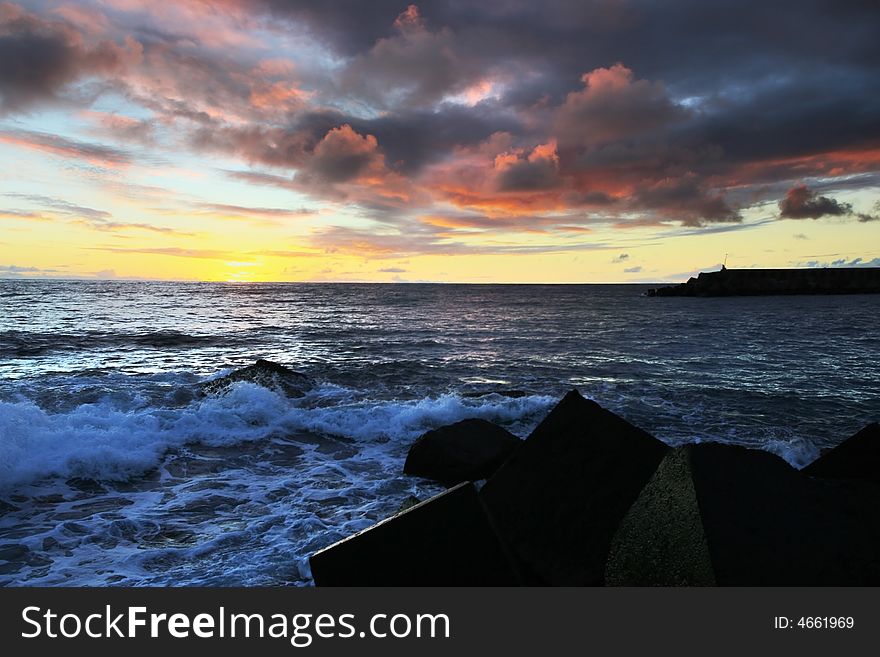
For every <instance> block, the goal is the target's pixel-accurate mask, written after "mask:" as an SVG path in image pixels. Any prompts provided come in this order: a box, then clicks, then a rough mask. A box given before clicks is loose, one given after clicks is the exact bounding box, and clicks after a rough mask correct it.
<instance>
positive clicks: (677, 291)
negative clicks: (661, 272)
mask: <svg viewBox="0 0 880 657" xmlns="http://www.w3.org/2000/svg"><path fill="white" fill-rule="evenodd" d="M872 293H873V294H876V293H880V267H831V268H811V269H721V270H720V271H711V272H701V273H700V275H699V276H697V277H696V278H693V277H691V278H689V279H688V281H687V283H681V284H679V285H670V286H667V287H660V288H656V289H653V290H648V293H647V294H648V296H649V297H729V296H754V295H767V294H872Z"/></svg>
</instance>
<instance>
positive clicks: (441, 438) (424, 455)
mask: <svg viewBox="0 0 880 657" xmlns="http://www.w3.org/2000/svg"><path fill="white" fill-rule="evenodd" d="M521 444H522V441H521V440H520V439H519V438H517V437H516V436H514V435H513V434H512V433H510V432H509V431H507V430H506V429H502V428H501V427H499V426H498V425H496V424H492V423H491V422H487V421H486V420H478V419H472V420H462V421H461V422H456V423H455V424H450V425H448V426H445V427H440V428H439V429H434V430H432V431H428V432H427V433H425V434H423V435H422V437H421V438H419V439H418V440H416V442H414V443H413V444H412V446H411V447H410V448H409V454H407V457H406V463H405V464H404V466H403V471H404V473H405V474H408V475H414V476H416V477H424V478H425V479H432V480H434V481H439V482H441V483H443V484H445V485H447V486H451V485H453V484H457V483H459V482H461V481H476V480H478V479H486V478H488V477H489V476H491V475H492V473H494V472H495V471H496V470H497V469H498V468H499V466H500V465H501V464H502V463H504V461H505V460H507V458H508V457H509V456H510V455H511V454H512V453H513V452H514V450H516V449H517V448H518V447H519V446H520V445H521Z"/></svg>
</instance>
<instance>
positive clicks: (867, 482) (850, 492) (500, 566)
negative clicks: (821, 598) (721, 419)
mask: <svg viewBox="0 0 880 657" xmlns="http://www.w3.org/2000/svg"><path fill="white" fill-rule="evenodd" d="M508 438H509V437H508V436H506V435H505V434H504V433H503V432H502V430H499V429H498V428H497V427H492V426H491V425H487V424H484V423H473V422H468V423H458V424H457V425H451V426H449V427H445V428H444V429H443V430H440V431H435V432H429V434H427V435H426V436H423V437H422V438H421V439H420V440H419V441H417V442H416V443H415V444H414V445H413V452H412V454H411V459H410V461H409V467H408V470H409V471H410V472H413V473H418V474H419V475H420V476H428V477H431V478H432V479H434V480H436V481H441V482H443V483H446V484H451V483H452V482H454V481H455V480H456V479H457V478H461V479H463V481H462V482H461V483H458V484H456V485H455V486H453V487H452V488H450V489H449V490H447V491H446V492H445V493H442V494H440V495H438V496H435V497H433V498H431V499H429V500H427V501H424V502H421V503H419V504H416V505H415V506H412V507H410V508H408V509H406V510H403V511H401V512H400V513H398V514H396V515H393V516H392V517H390V518H388V519H386V520H384V521H382V522H380V523H378V524H377V525H375V526H373V527H371V528H368V529H366V530H364V531H362V532H360V533H358V534H356V535H354V536H351V537H349V538H347V539H345V540H343V541H340V542H339V543H336V544H334V545H331V546H329V547H327V548H325V549H324V550H321V551H319V552H317V553H315V554H314V555H312V557H311V560H310V563H311V568H312V575H313V578H314V581H315V584H316V585H318V586H324V585H330V586H338V585H349V586H352V585H354V586H357V585H379V586H393V585H397V586H445V585H450V584H456V585H468V584H470V585H511V586H512V585H559V586H583V585H612V586H626V585H633V586H645V585H649V586H650V585H654V586H681V585H684V586H700V585H702V586H713V585H722V586H723V585H732V586H737V585H769V586H778V585H877V584H880V516H878V514H877V513H876V510H877V509H878V508H880V479H878V477H877V472H880V462H878V460H877V458H878V454H880V448H878V444H880V434H878V427H877V425H876V424H872V425H869V426H868V427H866V428H865V429H864V430H862V431H860V432H859V433H857V434H856V435H854V436H853V437H852V438H850V439H849V440H847V441H844V442H843V443H842V444H841V445H840V446H838V447H836V448H834V449H832V450H830V451H828V452H826V453H825V454H823V455H822V456H821V457H820V458H819V459H818V460H817V461H816V462H815V463H814V464H813V465H811V466H809V467H808V468H805V469H804V470H802V471H799V470H797V469H795V468H793V467H792V466H790V465H789V464H788V463H786V462H785V461H783V460H782V459H780V458H779V457H777V456H774V455H772V454H769V453H767V452H762V451H758V450H751V449H746V448H744V447H736V446H731V445H720V444H698V445H688V446H684V447H679V448H676V449H671V448H669V447H668V446H666V445H665V444H663V443H662V442H660V441H659V440H657V439H656V438H654V437H653V436H651V435H650V434H648V433H646V432H645V431H643V430H641V429H639V428H638V427H635V426H633V425H632V424H630V423H629V422H627V421H626V420H624V419H623V418H621V417H619V416H617V415H615V414H614V413H612V412H610V411H608V410H606V409H604V408H602V407H601V406H599V405H598V404H596V403H595V402H592V401H590V400H587V399H584V398H583V397H582V396H581V395H580V394H579V393H578V392H577V391H572V392H570V393H568V394H567V395H566V396H565V397H564V398H563V399H562V400H561V401H560V402H559V403H558V404H557V405H556V407H555V408H554V409H553V410H552V411H551V412H550V414H549V415H548V416H547V417H546V418H545V419H544V421H543V422H541V424H539V425H538V427H537V428H536V429H535V430H534V431H533V432H532V434H531V435H529V436H528V437H527V438H526V439H525V440H523V441H521V444H520V445H519V446H515V445H511V444H510V440H509V439H508ZM483 441H484V442H485V445H481V446H480V447H479V448H475V447H474V446H473V445H472V444H470V443H480V442H483ZM456 450H459V451H460V455H459V456H456V454H455V453H456ZM505 453H506V454H507V456H506V460H504V462H503V463H501V464H500V465H499V459H500V455H501V454H505ZM414 464H417V465H418V467H412V466H413V465H414ZM477 477H480V478H482V477H487V480H486V481H485V484H484V485H483V486H482V487H481V488H480V489H479V491H478V486H475V485H474V483H472V482H471V481H469V480H468V479H474V478H477Z"/></svg>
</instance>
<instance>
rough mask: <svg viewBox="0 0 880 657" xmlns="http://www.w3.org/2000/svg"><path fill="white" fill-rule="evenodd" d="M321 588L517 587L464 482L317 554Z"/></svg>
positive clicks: (314, 563) (314, 559) (315, 561)
mask: <svg viewBox="0 0 880 657" xmlns="http://www.w3.org/2000/svg"><path fill="white" fill-rule="evenodd" d="M309 563H310V564H311V568H312V577H313V578H314V580H315V584H316V585H317V586H465V585H469V586H513V585H516V584H517V583H518V582H519V580H518V578H517V576H516V574H515V571H514V569H513V567H512V565H511V562H510V560H509V558H508V555H507V554H506V552H505V550H504V548H503V546H502V544H501V542H500V541H499V539H498V537H497V536H496V535H495V533H494V532H493V531H492V527H491V525H490V522H489V519H488V517H487V515H486V513H485V510H484V508H483V505H482V504H481V502H480V498H479V496H478V495H477V492H476V489H474V487H473V484H470V483H462V484H460V485H458V486H456V487H455V488H450V489H449V490H447V491H445V492H443V493H441V494H440V495H437V496H435V497H432V498H431V499H429V500H427V501H425V502H422V503H421V504H417V505H415V506H413V507H412V508H410V509H408V510H406V511H403V512H402V513H398V514H396V515H394V516H391V517H390V518H388V519H387V520H383V521H382V522H380V523H378V524H376V525H374V526H372V527H370V528H369V529H365V530H364V531H362V532H360V533H358V534H355V535H354V536H350V537H349V538H346V539H344V540H342V541H339V542H338V543H335V544H334V545H331V546H330V547H327V548H325V549H323V550H320V551H318V552H316V553H314V554H313V555H312V556H311V558H310V559H309Z"/></svg>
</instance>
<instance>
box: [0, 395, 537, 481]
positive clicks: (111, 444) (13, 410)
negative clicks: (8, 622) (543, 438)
mask: <svg viewBox="0 0 880 657" xmlns="http://www.w3.org/2000/svg"><path fill="white" fill-rule="evenodd" d="M328 400H332V401H335V402H336V403H335V404H334V405H331V406H327V405H326V402H327V401H328ZM315 402H322V405H313V404H314V403H315ZM552 403H553V399H552V398H550V397H544V396H531V397H523V398H519V399H509V398H503V397H499V396H489V397H484V398H480V399H469V398H462V397H459V396H457V395H452V394H449V395H443V396H440V397H435V398H426V399H419V400H405V401H375V400H368V399H360V400H358V399H356V398H355V393H354V391H346V390H345V389H343V388H340V387H338V386H331V387H329V388H328V387H319V388H318V389H317V390H316V391H315V393H314V394H312V395H310V396H309V397H307V398H305V399H302V400H290V399H287V398H285V397H283V396H281V395H279V394H277V393H275V392H273V391H271V390H268V389H266V388H263V387H260V386H257V385H254V384H250V383H246V382H242V383H238V384H235V385H233V386H232V387H231V388H230V390H229V392H228V393H227V394H224V395H220V396H217V397H208V398H204V399H200V400H197V401H194V402H192V403H191V404H189V405H188V406H185V407H183V408H161V407H154V406H149V405H146V404H137V403H136V402H135V403H132V402H131V401H130V400H128V401H127V402H126V401H125V400H120V399H119V398H118V397H115V398H111V397H110V396H107V397H105V398H103V399H101V400H100V401H99V402H97V403H89V404H82V405H79V406H76V407H75V408H73V409H72V410H70V411H67V412H60V413H49V412H46V411H45V410H43V409H41V408H40V407H39V406H37V405H36V404H34V403H33V402H32V401H27V400H22V401H14V402H0V489H2V488H9V487H11V486H15V485H19V484H23V483H27V482H30V481H34V480H37V479H40V478H43V477H48V476H61V477H87V478H93V479H107V480H118V479H125V478H128V477H130V476H132V475H136V474H139V473H142V472H144V471H146V470H149V469H150V468H153V467H155V466H156V465H158V464H159V463H160V461H161V458H162V455H163V454H164V453H165V452H167V451H168V450H169V449H173V448H176V447H180V446H182V445H186V444H190V443H201V444H206V445H211V446H229V445H235V444H239V443H242V442H247V441H254V440H260V439H263V438H266V437H267V436H269V435H276V434H279V433H284V434H290V433H296V432H303V431H308V432H314V433H321V434H331V435H336V436H344V437H346V438H349V439H354V440H355V441H359V442H361V443H370V442H376V441H386V440H392V441H402V440H411V439H413V438H415V437H417V436H418V435H419V434H421V433H422V432H424V431H426V430H428V429H431V428H434V427H437V426H441V425H444V424H449V423H452V422H456V421H458V420H461V419H464V418H469V417H479V418H484V419H487V420H491V421H495V422H499V423H503V424H508V425H515V424H516V423H517V422H518V421H525V422H530V421H533V420H535V419H537V415H539V414H541V413H542V412H543V411H546V410H547V409H548V408H549V407H550V405H551V404H552Z"/></svg>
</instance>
